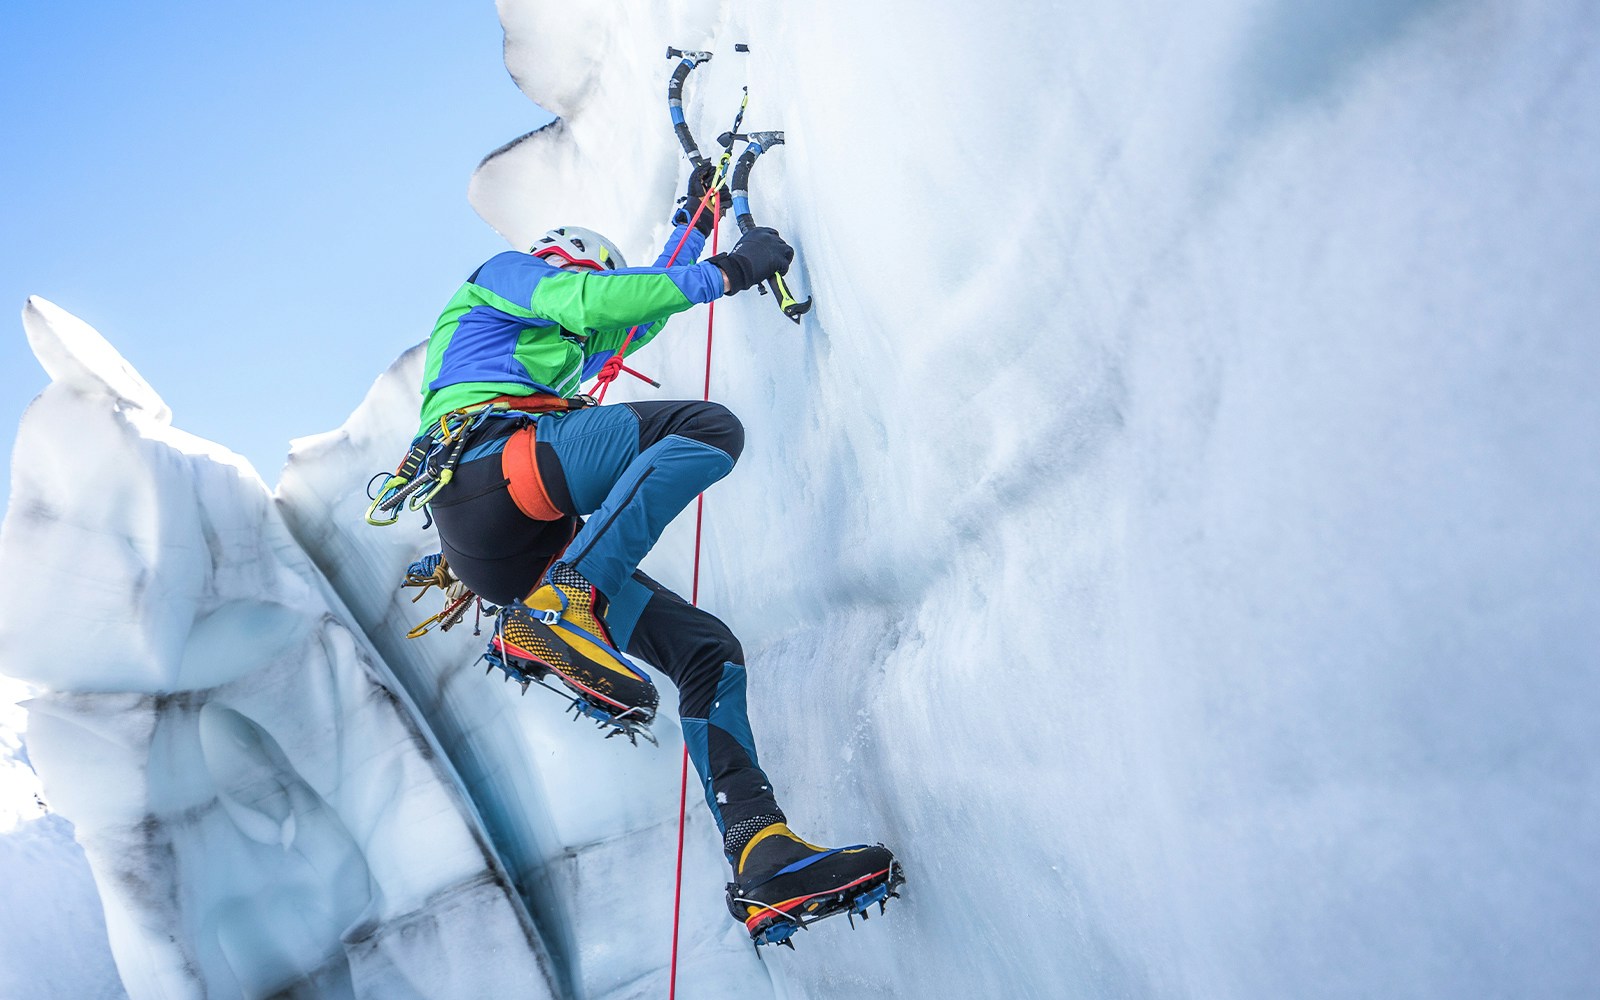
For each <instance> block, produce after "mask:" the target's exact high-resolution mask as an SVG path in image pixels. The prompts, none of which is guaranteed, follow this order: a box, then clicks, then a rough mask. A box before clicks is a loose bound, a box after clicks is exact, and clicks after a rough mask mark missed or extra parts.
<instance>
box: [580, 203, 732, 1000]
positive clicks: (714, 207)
mask: <svg viewBox="0 0 1600 1000" xmlns="http://www.w3.org/2000/svg"><path fill="white" fill-rule="evenodd" d="M706 194H707V197H708V198H709V199H710V202H711V218H712V219H718V218H721V216H722V194H721V192H720V191H719V189H718V188H717V186H716V185H715V184H713V185H711V190H710V191H708V192H706ZM705 207H706V199H705V198H702V199H701V200H700V207H699V208H697V209H695V213H694V214H695V218H696V219H698V218H699V217H700V213H701V211H703V210H704V209H705ZM689 225H691V226H693V225H694V221H693V220H692V219H691V220H690V222H689ZM683 235H684V237H685V238H687V237H688V235H689V232H688V230H684V233H683ZM678 246H679V247H682V246H683V240H679V241H678ZM711 252H712V253H716V252H717V227H716V225H715V223H713V224H712V227H711ZM672 256H673V257H677V256H678V251H677V250H673V251H672ZM667 263H668V264H669V265H670V264H671V261H670V260H669V261H668V262H667ZM716 324H717V302H716V300H715V299H712V300H711V304H710V305H709V306H707V308H706V381H705V389H704V390H703V391H702V392H701V394H700V398H701V399H702V400H704V401H706V402H710V401H711V334H712V331H713V330H715V329H716ZM634 329H638V327H635V328H634ZM632 337H633V333H632V332H631V331H630V332H629V334H628V338H629V339H632ZM627 346H628V343H627V340H624V341H623V343H622V347H623V348H624V349H626V348H627ZM617 353H618V356H619V357H620V356H621V353H622V352H621V351H620V350H619V351H618V352H617ZM601 398H602V399H604V398H605V395H604V391H603V390H602V393H601ZM705 512H706V495H705V494H704V493H702V494H700V495H699V496H698V497H696V498H695V509H694V584H693V587H692V588H691V589H690V591H689V603H690V604H693V605H695V606H696V607H699V606H700V532H701V527H702V526H703V525H704V523H705ZM681 771H682V774H681V776H680V778H679V782H678V874H677V879H676V882H675V884H674V886H673V889H672V970H671V972H670V974H669V978H668V980H667V984H668V985H667V1000H676V998H677V996H678V919H679V917H680V916H681V915H682V913H683V827H684V817H685V814H686V813H687V812H688V805H689V741H688V739H687V738H686V739H685V740H684V743H683V767H682V768H681Z"/></svg>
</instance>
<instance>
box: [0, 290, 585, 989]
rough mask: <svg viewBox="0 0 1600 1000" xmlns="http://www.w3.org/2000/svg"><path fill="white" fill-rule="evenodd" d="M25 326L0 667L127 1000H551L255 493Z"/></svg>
mask: <svg viewBox="0 0 1600 1000" xmlns="http://www.w3.org/2000/svg"><path fill="white" fill-rule="evenodd" d="M23 324H24V327H25V329H26V330H27V333H28V337H29V341H30V344H31V345H32V346H33V348H34V351H35V354H36V355H37V356H38V358H39V360H40V361H41V363H42V364H43V365H44V366H45V369H46V371H48V372H49V374H50V375H51V377H52V379H53V382H52V384H51V385H50V387H49V388H47V389H46V390H45V392H44V393H43V394H42V395H41V396H40V397H39V398H38V399H36V400H35V401H34V403H33V404H32V405H31V406H30V407H29V409H28V412H27V414H26V416H25V417H24V419H23V422H22V426H21V429H20V431H19V434H18V439H17V446H16V452H15V454H16V464H15V468H14V472H13V476H12V496H11V503H10V507H9V510H8V513H7V517H6V520H5V524H4V527H3V529H0V572H3V573H4V575H5V577H6V578H7V579H9V580H13V581H25V583H26V589H25V598H24V599H16V600H8V601H7V602H5V603H4V606H3V607H0V663H3V664H4V667H5V670H6V672H7V673H8V674H11V675H13V676H16V677H19V678H23V679H25V680H27V681H30V682H33V683H35V684H37V685H40V686H42V687H43V688H45V689H46V693H45V694H43V695H42V696H40V697H37V698H35V699H33V700H32V701H31V702H29V703H28V704H27V708H28V715H29V719H28V734H27V739H28V749H29V754H30V761H31V763H32V765H33V766H34V768H35V769H36V770H37V771H38V772H39V774H40V776H41V777H42V779H43V782H44V791H45V797H46V799H47V800H48V801H49V802H50V804H51V805H52V807H53V808H54V809H55V810H56V811H57V812H59V813H60V814H61V815H62V816H64V817H66V818H67V819H70V820H71V822H72V823H73V825H74V827H75V829H76V836H77V839H78V841H79V842H80V843H81V844H82V845H83V847H84V851H85V852H86V854H87V856H88V859H89V863H90V865H91V866H92V868H93V871H94V875H95V881H96V884H97V885H98V887H99V892H100V897H101V900H102V901H103V903H104V907H105V915H106V925H107V930H108V931H109V935H110V941H111V947H112V951H113V953H114V955H115V957H116V960H117V966H118V970H119V972H120V973H121V977H122V980H123V983H124V985H125V986H126V987H127V990H128V994H129V995H130V996H132V997H134V998H135V1000H139V998H144V997H163V998H171V997H203V996H215V995H230V996H231V995H239V996H244V997H266V996H275V997H277V996H281V997H290V996H294V997H313V996H315V997H348V998H354V997H384V998H408V997H410V998H417V1000H422V998H435V997H442V996H450V995H455V996H486V995H493V994H496V993H505V992H509V991H515V992H516V995H518V996H534V997H538V996H550V995H553V993H552V991H553V989H554V986H553V984H552V981H551V980H550V973H551V970H550V968H549V966H548V963H547V961H546V959H545V957H544V954H543V951H542V948H541V946H540V943H539V942H538V940H537V939H536V937H535V936H534V935H533V932H532V928H531V925H530V923H529V921H528V918H527V915H526V912H525V910H524V908H523V906H522V904H521V902H520V901H519V900H518V899H517V897H516V896H515V895H514V894H513V893H512V892H511V891H510V886H509V879H508V878H507V876H506V873H505V871H504V870H503V868H502V867H501V865H500V863H499V861H498V859H497V857H496V855H495V853H494V850H493V848H492V846H491V845H490V844H489V843H488V841H487V840H486V839H485V837H484V835H483V833H482V829H481V827H480V824H479V821H478V817H477V815H476V813H475V811H474V810H473V808H472V806H471V804H470V802H469V801H468V800H467V799H466V798H465V797H464V796H463V794H462V793H461V789H460V787H459V783H458V779H457V777H456V775H455V773H454V771H453V769H452V768H451V767H450V766H449V765H448V764H447V763H446V762H445V761H444V760H443V759H442V758H441V756H440V754H439V751H438V746H437V744H436V742H435V741H434V740H433V738H432V736H431V735H430V734H429V733H428V731H427V730H426V729H425V728H422V727H420V726H419V724H418V721H417V716H416V710H415V708H414V707H413V706H412V704H411V703H410V701H409V699H408V698H407V697H406V695H405V694H404V692H403V691H402V690H401V689H400V688H399V687H398V686H397V685H396V684H395V682H394V679H393V677H392V676H391V674H390V672H389V670H388V668H387V667H386V666H385V665H384V664H383V662H382V661H381V660H380V659H379V658H378V656H377V655H376V654H375V652H374V651H373V649H372V647H371V645H370V643H368V642H367V640H366V638H365V637H364V636H363V635H362V633H361V632H360V631H359V629H358V628H355V627H353V626H352V623H351V620H350V616H349V614H348V613H347V612H346V610H345V608H344V606H343V605H342V603H341V602H340V601H339V599H338V598H337V596H335V595H334V594H333V592H332V591H331V590H330V589H329V588H328V587H327V585H326V583H325V582H324V580H323V579H322V577H321V576H320V574H319V573H318V572H317V570H316V569H315V567H314V566H313V565H312V564H311V562H310V560H309V559H307V557H306V556H305V554H304V553H303V552H302V551H301V550H300V548H299V547H298V546H297V545H296V544H295V542H294V540H293V538H292V537H291V536H290V534H289V532H288V531H287V530H286V529H285V528H284V525H283V522H282V521H281V520H280V519H279V517H278V515H277V513H276V512H275V510H274V508H273V506H272V502H271V496H270V494H269V493H268V491H267V489H266V487H265V486H264V484H263V483H262V482H261V480H260V479H259V478H258V477H257V476H256V475H255V473H254V471H253V470H251V469H250V467H249V466H248V465H247V464H246V463H245V462H244V461H243V460H242V459H240V458H238V456H236V455H233V454H231V453H229V452H227V451H225V450H224V449H221V448H219V447H217V446H215V445H211V444H209V443H208V442H204V441H201V440H199V439H196V438H193V437H191V436H189V435H186V434H184V433H183V432H182V431H179V430H176V429H174V428H173V427H172V426H171V425H170V423H169V421H170V417H171V415H170V411H168V409H167V408H166V406H165V404H164V403H162V401H161V399H160V397H159V396H158V395H157V394H156V393H155V391H154V390H153V389H151V388H150V386H149V385H147V384H146V383H145V382H144V380H143V379H141V378H140V377H139V376H138V374H137V373H136V372H134V371H133V370H132V369H131V368H130V367H129V366H128V365H127V363H126V362H124V361H123V360H122V358H121V357H119V356H118V355H117V354H116V352H115V351H114V350H113V349H112V348H111V347H110V346H109V345H108V344H107V343H106V342H105V341H104V339H102V338H101V337H100V335H99V334H98V333H96V332H95V331H94V330H92V329H90V328H89V327H88V326H87V325H86V324H84V323H83V322H82V321H80V320H78V319H76V318H75V317H73V316H71V315H69V314H67V313H65V312H64V311H62V310H60V309H59V308H57V307H55V306H53V305H51V304H50V303H48V302H45V301H43V300H41V299H37V298H35V299H32V300H30V301H29V303H28V305H27V308H26V309H25V310H24V314H23ZM21 903H23V901H21V900H17V901H13V903H12V905H19V904H21ZM65 953H66V950H65V949H62V950H60V951H56V950H54V949H52V950H51V952H49V954H51V955H60V954H65ZM36 975H37V978H36V979H34V980H33V987H32V989H33V990H35V991H36V990H38V989H39V988H40V987H41V984H42V983H43V982H47V981H48V979H49V977H50V976H51V975H52V970H50V969H48V968H45V969H40V970H38V972H37V973H36ZM29 995H39V994H38V993H37V992H30V993H29Z"/></svg>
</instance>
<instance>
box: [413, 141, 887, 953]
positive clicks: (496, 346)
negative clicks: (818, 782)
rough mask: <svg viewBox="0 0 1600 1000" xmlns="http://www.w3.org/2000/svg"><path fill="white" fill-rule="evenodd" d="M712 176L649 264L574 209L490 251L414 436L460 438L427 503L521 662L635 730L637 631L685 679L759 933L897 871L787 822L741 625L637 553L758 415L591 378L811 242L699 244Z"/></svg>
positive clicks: (722, 470)
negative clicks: (582, 391)
mask: <svg viewBox="0 0 1600 1000" xmlns="http://www.w3.org/2000/svg"><path fill="white" fill-rule="evenodd" d="M708 184H709V176H708V174H707V173H705V172H698V173H696V174H695V175H694V176H693V177H691V179H690V183H689V192H688V196H687V198H686V199H685V200H684V201H682V202H680V207H679V209H678V211H677V214H676V215H675V216H674V219H673V221H674V223H675V224H676V225H675V229H674V231H673V233H672V236H671V237H670V238H669V239H668V241H667V244H666V247H665V249H664V250H663V253H662V254H661V256H660V257H659V258H658V259H657V261H656V263H655V264H654V265H653V266H651V267H635V268H630V267H628V266H627V265H626V263H625V262H624V261H623V258H622V254H621V253H620V252H619V251H618V249H617V247H616V246H615V245H614V244H612V243H611V242H610V241H609V240H607V239H605V238H604V237H603V236H600V235H599V234H598V233H595V232H592V231H590V230H587V229H581V228H578V227H575V226H567V227H564V228H561V229H553V230H551V231H550V232H548V233H546V234H545V236H544V237H542V238H541V239H540V240H539V241H538V242H537V243H535V244H534V245H533V247H531V248H530V250H529V251H528V252H527V253H522V252H517V251H510V252H506V253H501V254H498V255H496V256H495V257H492V258H490V259H489V260H488V261H486V262H485V263H484V264H483V265H482V266H481V267H479V268H478V269H477V270H476V271H474V272H473V273H472V275H471V277H469V278H468V279H467V281H466V283H465V284H463V285H462V286H461V288H460V290H459V291H457V292H456V294H455V297H454V298H452V299H451V300H450V304H449V305H448V306H447V307H446V309H445V311H444V313H443V314H442V315H441V316H440V317H439V320H438V323H437V325H436V326H435V327H434V331H433V334H432V335H431V337H430V338H429V341H428V350H427V363H426V369H425V372H424V375H423V384H422V395H423V400H422V413H421V431H420V435H419V437H418V438H417V441H416V442H414V446H413V452H412V454H413V456H415V455H419V454H422V453H425V452H427V451H428V450H429V449H430V448H431V449H432V451H433V453H434V454H436V455H437V454H439V453H440V451H441V449H440V447H439V445H440V443H441V438H443V439H444V440H445V441H447V442H449V444H450V446H451V447H452V448H453V449H454V451H455V465H454V469H453V472H452V473H450V474H449V475H448V476H446V477H444V478H445V480H446V482H447V483H448V488H443V489H440V490H439V491H438V492H437V493H436V494H435V495H434V496H433V498H432V499H431V501H430V503H429V506H430V508H431V510H432V513H433V517H434V519H435V521H436V523H437V526H438V531H439V538H440V541H441V543H442V552H443V556H444V559H445V564H446V565H447V567H448V569H449V571H450V572H451V573H453V574H454V575H455V577H457V578H458V579H459V580H460V581H461V582H462V583H463V584H465V585H466V586H467V587H469V588H471V589H472V590H473V591H475V592H476V593H477V594H478V595H480V596H481V597H482V598H483V599H484V600H485V601H489V602H493V603H494V604H498V605H501V606H502V608H503V610H502V611H501V613H500V616H499V623H498V625H497V627H496V630H495V635H494V638H493V639H492V640H491V641H490V643H489V652H488V654H487V656H488V658H489V659H490V661H491V662H492V663H495V664H498V665H499V666H500V667H501V668H502V669H503V670H505V672H506V673H507V674H508V675H509V676H511V677H512V678H513V679H516V680H520V681H526V680H530V679H532V680H538V679H541V678H543V677H545V676H546V675H548V674H554V675H555V676H556V677H557V678H558V679H559V680H560V681H561V682H562V683H564V684H565V685H566V686H567V687H568V688H569V689H570V691H571V692H572V693H573V695H574V697H575V699H576V701H575V705H576V706H577V707H578V708H579V709H580V710H581V711H583V712H584V713H585V714H588V715H590V716H592V717H594V718H596V719H598V720H599V721H601V722H602V723H603V724H605V725H608V726H610V727H613V728H614V729H615V730H616V731H617V732H621V733H623V734H625V735H629V736H630V737H631V736H633V735H635V734H637V733H638V732H639V731H640V730H641V728H642V727H643V726H645V725H647V724H648V723H649V722H650V721H651V720H652V718H653V717H654V714H655V709H656V704H657V695H656V689H655V686H654V684H653V683H652V682H651V680H650V677H649V676H648V675H646V674H645V673H644V672H643V671H641V670H640V669H638V668H637V667H635V666H634V665H633V664H631V663H630V662H629V661H628V660H627V659H625V658H624V657H623V655H622V654H621V652H619V650H625V651H627V652H628V653H629V654H631V655H633V656H636V657H638V658H639V659H641V660H643V661H645V662H647V663H650V664H653V665H655V666H656V667H657V668H659V669H660V670H661V672H662V673H664V674H665V675H666V676H667V677H669V678H670V679H671V680H672V682H673V683H674V684H676V685H677V687H678V692H679V707H680V716H681V718H682V722H683V736H684V740H685V741H686V743H687V745H688V751H689V756H690V758H691V759H692V761H693V762H694V766H695V770H696V772H697V773H698V774H699V776H700V780H701V782H702V783H703V784H704V786H705V799H706V804H707V805H708V806H709V807H710V809H711V814H712V816H713V817H715V819H716V822H717V827H718V829H719V830H720V831H721V832H722V835H723V850H724V851H725V852H726V854H727V857H728V859H729V862H730V864H731V865H732V866H733V871H734V881H733V883H731V884H730V885H729V887H728V902H729V907H730V909H731V911H732V912H733V914H734V916H735V918H736V919H738V920H740V921H743V922H744V923H745V925H746V928H747V930H748V931H749V932H750V934H751V936H752V937H753V938H755V939H756V940H757V941H784V940H786V939H787V937H788V935H789V934H790V933H792V931H793V929H794V927H795V926H798V924H800V923H802V922H808V921H809V920H810V919H813V918H820V917H822V916H826V915H829V914H832V913H838V912H845V911H847V910H860V909H864V905H865V904H864V903H863V900H866V901H867V902H871V901H878V900H881V898H882V896H883V895H884V894H885V893H886V892H889V891H892V890H893V888H894V885H895V884H897V883H898V880H899V873H898V868H897V866H896V864H895V862H894V859H893V856H892V855H891V854H890V852H889V851H888V850H887V849H886V848H884V847H883V846H881V845H878V846H858V847H850V848H839V849H832V850H829V849H825V848H821V847H817V846H815V845H813V844H808V843H806V842H805V841H803V840H801V839H800V838H799V837H798V836H796V835H795V834H794V833H793V832H792V831H791V830H790V829H789V827H788V826H787V825H786V823H785V818H784V814H783V811H782V810H781V809H780V808H779V807H778V802H777V799H776V797H775V796H774V793H773V790H772V786H771V783H770V782H769V781H768V780H767V776H766V774H764V773H763V772H762V770H761V767H760V765H759V764H758V763H757V760H756V748H755V741H754V739H753V737H752V734H751V731H750V722H749V719H748V717H747V714H746V707H745V668H744V654H743V652H742V651H741V649H740V646H739V642H738V640H737V639H735V638H734V636H733V633H732V632H731V631H730V630H729V629H728V627H727V626H726V625H724V624H723V623H722V622H721V621H719V620H718V619H717V618H715V617H713V616H712V615H710V614H708V613H706V612H705V611H702V610H700V609H699V608H697V607H695V606H693V605H691V604H690V603H688V602H687V601H685V600H683V599H682V598H681V597H679V596H678V595H677V594H674V593H672V592H671V591H669V590H667V589H666V588H665V587H663V586H661V585H660V584H658V583H656V582H655V581H654V580H652V579H650V578H649V577H648V576H646V575H645V574H644V573H641V572H639V569H638V566H639V562H640V560H641V559H643V558H644V556H645V554H646V553H647V552H649V551H650V548H651V547H652V546H653V545H654V544H655V543H656V541H657V539H659V538H660V536H661V533H662V531H663V530H664V529H665V528H666V526H667V524H668V523H669V522H670V521H671V520H672V519H673V518H674V517H676V516H677V514H678V513H679V512H680V511H681V510H683V508H684V507H685V506H686V505H687V504H688V503H689V502H690V501H691V500H693V499H694V498H695V496H696V495H697V494H699V493H700V492H702V491H703V490H705V489H706V487H708V486H710V485H711V484H712V483H715V482H716V481H717V480H719V479H721V478H722V477H723V476H726V475H727V474H728V473H729V472H730V471H731V470H732V469H733V466H734V463H735V462H736V461H737V460H738V458H739V453H740V451H741V449H742V448H743V446H744V429H743V427H742V426H741V425H740V423H739V421H738V420H737V419H736V418H735V417H734V416H733V414H732V413H730V412H729V411H728V409H727V408H726V407H724V406H722V405H721V404H719V403H710V402H699V401H687V402H685V401H674V402H642V403H641V402H632V403H621V404H616V405H609V406H594V405H587V404H588V402H589V401H588V400H587V399H586V398H582V397H578V396H577V395H576V394H577V392H578V388H579V386H580V384H581V382H582V380H584V379H586V378H589V377H592V376H594V375H596V374H597V373H599V372H600V371H601V370H602V368H603V367H604V366H606V365H607V364H610V365H612V366H613V367H612V372H611V373H612V374H613V375H614V374H615V370H616V368H617V367H619V366H620V365H621V360H620V358H618V356H617V351H618V348H619V347H620V346H621V345H622V344H623V342H624V338H625V337H626V335H627V331H628V330H629V329H630V328H632V327H634V326H636V325H637V326H640V329H639V330H638V332H637V333H636V334H635V336H634V337H633V339H632V341H631V342H630V344H629V349H630V351H631V350H632V349H633V348H637V347H642V346H643V345H645V344H646V343H648V342H649V341H650V340H651V339H652V338H654V337H655V336H656V335H657V334H658V333H660V331H661V328H662V326H663V325H664V324H665V323H666V320H667V318H668V317H669V316H672V315H673V314H674V313H679V312H682V311H684V310H686V309H688V308H690V307H691V306H693V305H695V304H697V303H705V302H711V301H713V300H715V299H717V298H719V297H721V296H723V295H734V294H737V293H739V292H742V291H745V290H746V289H749V288H751V287H752V286H754V285H756V284H757V283H758V282H760V281H761V280H763V279H765V278H767V277H769V276H771V275H772V274H774V273H781V272H783V271H786V270H787V269H788V266H789V263H790V261H791V260H792V258H793V256H794V251H793V250H792V249H790V247H789V246H788V245H787V244H786V243H785V242H784V241H783V239H782V238H781V237H780V236H779V235H778V233H777V231H776V230H773V229H765V228H758V229H752V230H751V231H750V232H749V233H747V234H746V235H745V236H744V237H743V238H742V239H740V240H739V242H738V244H737V245H736V246H735V247H734V249H733V250H732V252H730V253H724V254H718V255H717V256H714V257H712V258H710V259H709V260H706V261H702V262H698V263H697V262H696V261H697V259H698V257H699V254H700V251H701V250H702V248H703V247H704V244H705V240H706V238H707V236H709V234H710V232H711V229H712V227H713V226H714V225H715V222H716V220H715V218H714V215H713V210H712V209H711V208H710V206H709V204H707V207H706V208H704V209H703V210H702V211H701V212H700V214H699V216H698V217H697V218H696V217H694V216H693V215H692V213H693V212H694V210H695V208H696V206H697V205H700V204H702V203H705V199H706V189H707V186H708ZM691 222H692V223H693V225H691ZM680 240H681V241H682V245H681V248H679V250H678V257H677V262H675V263H674V264H673V265H672V266H670V267H669V266H667V261H668V259H669V258H670V256H671V253H672V250H673V249H674V248H675V247H679V243H680ZM496 404H499V405H496ZM452 437H453V438H454V440H451V438H452ZM585 518H587V520H585Z"/></svg>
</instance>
